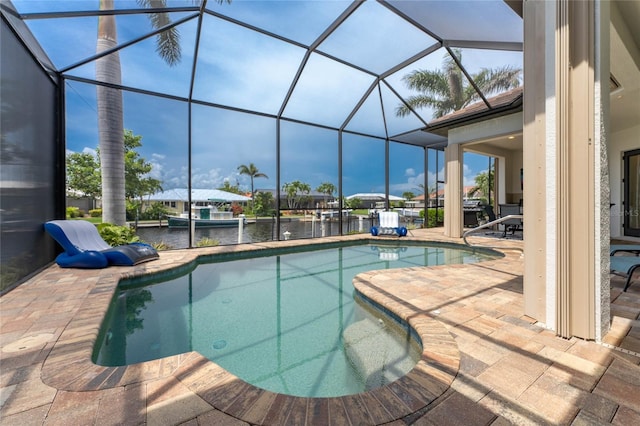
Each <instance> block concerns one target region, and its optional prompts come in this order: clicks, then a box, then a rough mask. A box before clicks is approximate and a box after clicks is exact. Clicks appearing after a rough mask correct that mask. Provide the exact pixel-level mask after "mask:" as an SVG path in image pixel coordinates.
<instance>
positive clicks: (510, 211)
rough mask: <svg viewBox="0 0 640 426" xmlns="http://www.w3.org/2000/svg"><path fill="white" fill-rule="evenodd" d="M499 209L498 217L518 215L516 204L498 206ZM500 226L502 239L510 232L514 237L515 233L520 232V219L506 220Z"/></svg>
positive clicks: (518, 207) (518, 210)
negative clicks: (501, 227)
mask: <svg viewBox="0 0 640 426" xmlns="http://www.w3.org/2000/svg"><path fill="white" fill-rule="evenodd" d="M499 207H500V217H506V216H509V215H519V214H520V206H519V205H518V204H500V206H499ZM500 225H502V226H504V232H503V233H502V237H503V238H504V237H506V236H507V232H509V231H511V235H514V234H515V232H516V231H518V230H520V226H522V219H520V218H513V219H507V220H505V221H504V222H502V223H501V224H500Z"/></svg>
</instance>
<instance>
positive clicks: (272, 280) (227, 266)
mask: <svg viewBox="0 0 640 426" xmlns="http://www.w3.org/2000/svg"><path fill="white" fill-rule="evenodd" d="M291 250H294V249H289V251H286V249H282V250H262V251H258V252H252V254H251V256H253V257H248V256H249V255H248V254H246V253H245V254H242V255H225V256H218V257H213V258H211V259H207V260H206V263H201V264H199V265H198V266H197V267H196V268H194V269H191V270H186V271H185V270H181V271H174V272H173V273H170V274H167V273H164V274H162V275H156V276H147V277H143V278H138V279H133V280H128V281H123V282H121V283H120V285H119V288H118V291H117V293H116V295H115V297H114V300H113V302H112V304H111V307H110V309H109V313H108V315H107V316H106V318H105V322H104V323H103V325H102V329H101V333H100V337H99V339H98V344H97V345H96V348H95V351H94V362H96V363H97V364H99V365H105V366H119V365H129V364H133V363H138V362H142V361H148V360H152V359H159V358H163V357H167V356H170V355H175V354H179V353H184V352H189V351H197V352H199V353H201V354H202V355H203V356H205V357H207V358H209V359H210V360H212V361H213V362H215V363H217V364H219V365H220V366H222V367H223V368H225V369H227V370H228V371H230V372H231V373H233V374H234V375H236V376H238V377H240V378H241V379H243V380H244V381H246V382H248V383H251V384H253V385H254V386H257V387H260V388H264V389H267V390H270V391H273V392H278V393H284V394H288V395H294V396H309V397H328V396H340V395H348V394H354V393H360V392H363V391H366V390H368V389H372V388H375V387H377V386H381V385H384V384H386V383H389V382H391V381H393V380H395V379H396V378H398V377H401V376H403V375H404V374H406V373H407V372H408V371H410V370H411V369H412V368H413V366H414V365H415V363H416V362H417V360H418V358H419V356H420V352H421V347H420V343H419V342H418V341H417V338H416V337H414V336H413V335H412V333H411V330H410V329H409V328H408V327H407V326H406V325H403V324H400V323H399V322H398V321H395V320H394V319H392V318H390V317H389V316H387V315H385V314H384V313H382V311H381V310H378V309H376V306H374V305H373V304H372V303H370V302H368V301H367V300H364V299H362V298H361V297H357V295H354V293H355V290H354V288H353V286H352V280H353V278H354V276H355V275H357V274H358V273H360V272H365V271H370V270H375V269H389V268H401V267H415V266H425V265H441V264H451V263H470V262H477V261H479V260H482V259H486V258H488V255H487V254H484V253H481V252H477V251H471V250H468V249H456V248H452V247H451V246H428V247H425V246H418V245H402V246H398V245H395V244H394V245H377V246H372V245H362V244H357V245H353V243H351V245H344V244H341V245H340V246H338V247H331V248H324V249H320V250H317V249H316V250H313V251H304V250H303V249H301V248H300V247H297V248H295V252H293V251H291Z"/></svg>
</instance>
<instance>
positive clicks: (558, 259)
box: [523, 0, 609, 340]
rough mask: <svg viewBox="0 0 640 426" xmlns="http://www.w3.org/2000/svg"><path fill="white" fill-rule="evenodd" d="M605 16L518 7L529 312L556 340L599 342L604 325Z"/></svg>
mask: <svg viewBox="0 0 640 426" xmlns="http://www.w3.org/2000/svg"><path fill="white" fill-rule="evenodd" d="M603 9H604V11H603ZM607 9H608V4H606V2H571V1H566V0H559V1H554V2H545V1H527V2H525V4H524V22H525V37H524V39H525V95H524V130H523V138H524V143H523V146H524V148H523V153H524V157H525V158H527V173H526V178H525V179H524V195H525V198H526V201H527V202H526V203H525V204H524V216H525V218H526V222H527V226H525V227H524V244H525V275H524V299H525V314H527V315H529V316H531V317H533V318H536V319H537V320H539V321H540V322H543V323H545V324H546V326H547V327H549V328H551V329H553V330H555V331H556V333H557V334H559V335H560V336H563V337H571V336H578V337H581V338H585V339H596V340H597V339H599V338H600V337H601V336H602V334H603V332H604V331H606V328H608V318H609V312H608V305H609V298H608V291H609V290H608V276H607V274H606V273H605V271H606V272H608V251H607V248H606V247H608V240H609V232H608V228H609V226H608V223H607V221H606V220H605V218H604V217H603V208H604V206H605V204H606V206H607V208H608V185H607V187H606V188H605V187H604V185H603V182H604V181H605V180H606V174H607V173H606V169H607V166H606V164H607V158H606V153H605V152H606V149H605V148H604V147H605V137H606V134H607V128H606V120H605V119H604V117H606V114H608V111H607V105H606V102H603V95H602V92H603V91H604V90H605V88H603V85H602V84H601V81H608V57H606V55H605V56H603V55H602V54H601V46H602V45H603V44H602V33H603V32H606V31H608V12H607ZM605 39H606V37H605ZM605 46H608V45H607V44H605ZM603 76H604V78H603ZM605 87H606V88H607V89H608V85H605ZM607 95H608V92H607Z"/></svg>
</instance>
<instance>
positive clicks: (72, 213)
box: [67, 207, 80, 219]
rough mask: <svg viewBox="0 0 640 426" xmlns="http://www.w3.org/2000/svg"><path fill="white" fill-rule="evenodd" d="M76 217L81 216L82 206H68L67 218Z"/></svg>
mask: <svg viewBox="0 0 640 426" xmlns="http://www.w3.org/2000/svg"><path fill="white" fill-rule="evenodd" d="M76 217H80V208H79V207H67V219H73V218H76Z"/></svg>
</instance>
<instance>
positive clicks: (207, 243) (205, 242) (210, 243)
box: [196, 237, 220, 247]
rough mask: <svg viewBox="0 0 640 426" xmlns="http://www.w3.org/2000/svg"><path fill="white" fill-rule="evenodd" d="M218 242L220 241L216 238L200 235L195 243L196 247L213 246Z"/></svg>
mask: <svg viewBox="0 0 640 426" xmlns="http://www.w3.org/2000/svg"><path fill="white" fill-rule="evenodd" d="M218 244H220V241H218V240H214V239H212V238H208V237H202V238H200V240H198V242H197V243H196V247H215V246H217V245H218Z"/></svg>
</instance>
